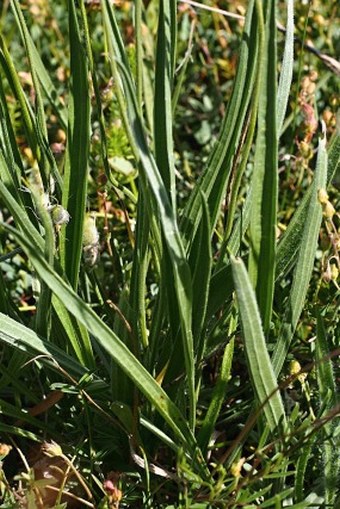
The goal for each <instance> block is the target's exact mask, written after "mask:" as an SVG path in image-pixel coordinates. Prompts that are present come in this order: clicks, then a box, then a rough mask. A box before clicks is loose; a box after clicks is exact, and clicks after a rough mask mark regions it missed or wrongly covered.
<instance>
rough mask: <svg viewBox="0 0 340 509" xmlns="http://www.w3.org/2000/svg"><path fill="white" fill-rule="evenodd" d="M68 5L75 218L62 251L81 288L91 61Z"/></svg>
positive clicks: (71, 208) (70, 205)
mask: <svg viewBox="0 0 340 509" xmlns="http://www.w3.org/2000/svg"><path fill="white" fill-rule="evenodd" d="M68 8H69V30H70V46H71V76H70V99H69V119H68V133H67V139H68V141H67V158H66V165H65V175H64V188H63V198H62V204H63V207H64V208H65V209H66V210H67V211H68V212H69V214H70V216H71V219H70V221H69V223H68V225H67V227H66V228H64V231H63V236H62V242H61V246H60V251H61V257H62V261H63V262H62V263H63V267H64V269H65V272H66V275H67V277H68V278H69V280H70V282H71V284H72V286H73V288H77V286H78V279H79V268H80V261H81V256H82V242H83V239H82V237H83V226H84V217H85V209H86V198H87V179H88V157H89V139H90V93H89V78H88V61H87V58H86V53H85V48H84V46H83V42H82V38H81V34H80V28H79V24H78V19H77V13H76V7H75V4H74V2H73V1H72V0H69V2H68Z"/></svg>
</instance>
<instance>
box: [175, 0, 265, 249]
mask: <svg viewBox="0 0 340 509" xmlns="http://www.w3.org/2000/svg"><path fill="white" fill-rule="evenodd" d="M249 41H252V44H249ZM257 53H258V18H257V16H256V13H255V12H254V1H252V0H251V1H250V2H249V3H248V7H247V16H246V20H245V26H244V32H243V37H242V41H241V44H240V54H239V55H240V56H239V61H238V67H237V74H236V78H235V83H234V87H233V92H232V96H231V99H230V102H229V104H228V109H227V113H226V115H225V117H224V119H223V122H222V127H221V132H220V134H219V137H218V140H217V142H216V143H215V145H214V148H213V150H212V153H211V156H210V157H209V160H208V162H207V165H206V167H205V169H204V171H203V173H202V175H201V176H200V178H199V180H198V182H197V184H196V186H195V187H194V189H193V191H192V193H191V195H190V198H189V200H188V203H187V205H186V207H185V209H184V212H183V216H182V221H181V230H182V232H183V236H184V242H185V245H186V249H187V251H188V252H190V248H191V244H192V242H193V241H194V238H195V234H196V232H197V229H198V225H199V223H200V221H201V220H202V201H201V193H203V194H204V196H205V197H206V199H207V202H208V205H209V215H210V228H211V233H212V231H213V230H214V228H215V225H216V222H217V219H218V217H219V214H220V209H221V202H222V200H223V198H224V196H225V191H226V187H227V185H228V181H229V178H230V173H231V168H232V161H233V158H234V155H235V153H236V152H237V147H238V143H239V141H240V139H241V136H242V129H243V128H244V121H245V118H246V114H247V110H248V107H249V102H250V99H251V95H252V93H253V87H254V77H255V72H256V63H257V56H258V55H257Z"/></svg>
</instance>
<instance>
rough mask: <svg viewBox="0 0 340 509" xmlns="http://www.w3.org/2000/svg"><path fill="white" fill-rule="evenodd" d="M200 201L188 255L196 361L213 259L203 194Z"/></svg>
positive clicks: (199, 354) (201, 346)
mask: <svg viewBox="0 0 340 509" xmlns="http://www.w3.org/2000/svg"><path fill="white" fill-rule="evenodd" d="M202 202H203V218H202V222H201V224H200V227H199V230H198V234H197V235H196V238H195V242H194V245H193V248H192V250H191V255H190V256H191V258H192V260H190V264H191V266H192V267H194V269H193V277H192V288H193V302H192V331H193V336H194V346H195V352H196V353H197V362H200V361H201V359H202V357H203V355H204V344H203V342H202V341H201V333H202V330H203V325H204V321H205V317H206V311H207V305H208V296H209V289H210V278H211V269H212V260H213V256H212V248H211V236H210V218H209V209H208V204H207V201H206V199H205V197H204V196H203V195H202Z"/></svg>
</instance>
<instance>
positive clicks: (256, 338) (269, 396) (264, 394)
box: [231, 256, 285, 431]
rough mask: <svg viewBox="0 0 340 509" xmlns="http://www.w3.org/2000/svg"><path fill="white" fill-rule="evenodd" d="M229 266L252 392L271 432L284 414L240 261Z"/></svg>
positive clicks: (247, 279)
mask: <svg viewBox="0 0 340 509" xmlns="http://www.w3.org/2000/svg"><path fill="white" fill-rule="evenodd" d="M231 267H232V272H233V279H234V283H235V290H236V296H237V301H238V308H239V312H240V315H241V322H242V329H243V340H244V347H245V352H246V356H247V362H248V368H249V372H250V376H251V380H252V385H253V389H254V392H255V394H256V396H257V400H258V402H259V404H260V405H264V407H263V410H264V413H265V416H266V419H267V422H268V425H269V427H270V429H271V431H274V430H275V429H276V428H277V427H278V426H279V425H280V424H281V425H282V424H283V423H284V422H285V412H284V407H283V403H282V399H281V395H280V391H279V389H278V386H277V380H276V377H275V374H274V370H273V367H272V364H271V361H270V357H269V354H268V351H267V347H266V341H265V337H264V333H263V329H262V324H261V318H260V314H259V309H258V307H257V303H256V297H255V293H254V290H253V288H252V284H251V282H250V279H249V276H248V273H247V271H246V268H245V266H244V263H243V262H242V260H241V259H240V258H235V257H234V256H232V257H231Z"/></svg>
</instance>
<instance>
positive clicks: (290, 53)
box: [277, 0, 294, 136]
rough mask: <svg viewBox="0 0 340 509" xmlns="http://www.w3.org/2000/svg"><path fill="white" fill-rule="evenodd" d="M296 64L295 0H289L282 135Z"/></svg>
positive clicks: (279, 110)
mask: <svg viewBox="0 0 340 509" xmlns="http://www.w3.org/2000/svg"><path fill="white" fill-rule="evenodd" d="M293 65H294V0H287V26H286V33H285V47H284V52H283V60H282V67H281V73H280V81H279V88H278V91H277V134H278V136H280V133H281V130H282V126H283V121H284V118H285V113H286V109H287V104H288V99H289V94H290V86H291V83H292V77H293Z"/></svg>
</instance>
